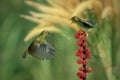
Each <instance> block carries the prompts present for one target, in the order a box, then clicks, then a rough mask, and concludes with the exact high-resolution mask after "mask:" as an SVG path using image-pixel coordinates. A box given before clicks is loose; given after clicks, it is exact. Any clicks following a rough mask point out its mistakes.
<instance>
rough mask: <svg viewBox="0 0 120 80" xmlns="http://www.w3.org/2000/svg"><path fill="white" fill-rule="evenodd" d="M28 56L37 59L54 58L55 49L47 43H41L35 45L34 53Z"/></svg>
mask: <svg viewBox="0 0 120 80" xmlns="http://www.w3.org/2000/svg"><path fill="white" fill-rule="evenodd" d="M30 54H31V55H32V56H34V57H35V58H37V59H42V60H44V59H50V58H52V57H54V54H55V49H54V48H53V47H52V46H51V45H50V44H48V43H47V42H43V43H40V44H38V45H36V48H35V50H34V52H33V53H30Z"/></svg>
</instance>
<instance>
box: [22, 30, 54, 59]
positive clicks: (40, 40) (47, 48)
mask: <svg viewBox="0 0 120 80" xmlns="http://www.w3.org/2000/svg"><path fill="white" fill-rule="evenodd" d="M48 34H49V32H48V31H46V30H44V31H42V32H41V33H40V35H39V36H38V37H37V38H36V39H34V40H33V41H32V43H31V44H30V46H29V47H28V49H27V50H25V52H24V54H23V56H22V57H23V58H26V56H27V54H30V55H31V56H33V57H35V58H37V59H40V60H44V59H51V58H53V57H54V55H55V49H54V48H53V47H52V46H51V45H50V44H49V43H48V42H47V41H46V40H45V38H46V36H47V35H48Z"/></svg>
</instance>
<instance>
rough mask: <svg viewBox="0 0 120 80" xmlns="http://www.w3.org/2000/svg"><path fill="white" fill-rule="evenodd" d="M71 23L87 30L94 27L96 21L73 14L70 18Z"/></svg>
mask: <svg viewBox="0 0 120 80" xmlns="http://www.w3.org/2000/svg"><path fill="white" fill-rule="evenodd" d="M71 21H72V23H76V24H77V25H78V26H79V27H80V28H81V29H83V30H89V29H91V28H94V26H95V24H96V21H92V20H81V19H80V18H79V17H78V16H73V17H72V18H71Z"/></svg>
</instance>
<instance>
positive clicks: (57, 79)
mask: <svg viewBox="0 0 120 80" xmlns="http://www.w3.org/2000/svg"><path fill="white" fill-rule="evenodd" d="M34 1H37V2H41V3H43V4H46V2H45V1H44V0H34ZM0 5H1V7H0V37H1V38H0V63H1V64H0V80H77V77H76V72H77V69H78V66H79V65H77V64H76V60H77V59H76V56H75V52H76V50H77V47H76V44H75V40H74V34H75V31H73V30H72V29H70V28H68V27H66V28H64V33H65V34H66V35H67V36H68V37H70V40H68V39H66V38H65V37H63V36H61V35H59V34H57V33H56V34H55V33H54V34H53V35H50V36H49V37H48V39H47V40H49V42H50V43H51V44H52V45H53V46H54V47H55V48H56V56H55V58H54V59H52V60H48V61H39V60H36V59H34V58H33V57H31V56H27V58H26V59H25V60H24V59H22V54H23V52H24V50H25V49H26V48H27V47H28V46H29V44H30V43H31V41H28V42H27V43H25V42H24V41H23V40H24V38H25V36H26V35H27V33H28V32H29V31H30V30H31V29H32V28H33V27H34V26H36V25H37V24H35V23H33V22H30V21H28V20H25V19H22V18H20V14H28V11H29V10H31V9H32V10H34V9H33V8H31V7H28V6H27V5H26V4H25V3H24V0H1V1H0ZM89 17H90V16H89ZM92 19H93V18H92ZM113 20H114V19H112V20H110V19H109V20H103V21H102V23H98V24H97V27H96V28H95V29H94V31H93V32H91V33H90V35H89V38H90V39H89V47H90V48H91V49H92V52H93V53H92V55H93V58H91V59H90V60H89V66H92V68H93V72H92V73H90V74H88V75H87V76H88V78H89V80H98V78H99V80H107V77H106V72H105V71H106V70H105V68H104V65H105V64H106V63H104V62H102V60H101V57H100V56H99V55H100V54H99V50H98V49H97V47H98V46H99V45H101V42H103V43H102V44H103V45H104V47H103V48H104V49H105V50H106V51H105V52H107V55H108V56H107V57H108V58H110V60H112V61H111V62H112V67H113V74H114V76H115V77H116V78H117V79H116V80H120V76H119V74H120V68H119V67H120V60H119V57H120V54H119V53H120V47H119V41H120V35H119V30H120V28H119V21H120V18H119V19H117V21H116V22H117V24H116V22H114V21H113ZM110 25H112V26H113V27H112V28H111V26H110ZM106 26H107V27H106ZM114 26H117V27H114ZM96 32H97V33H96ZM93 35H94V36H93ZM98 36H99V37H98ZM51 37H52V38H51ZM103 57H104V56H103ZM107 67H108V69H111V66H107ZM108 73H109V72H108Z"/></svg>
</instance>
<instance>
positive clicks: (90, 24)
mask: <svg viewBox="0 0 120 80" xmlns="http://www.w3.org/2000/svg"><path fill="white" fill-rule="evenodd" d="M83 22H84V24H87V25H89V26H90V27H93V26H95V24H96V21H92V20H84V21H83Z"/></svg>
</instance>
